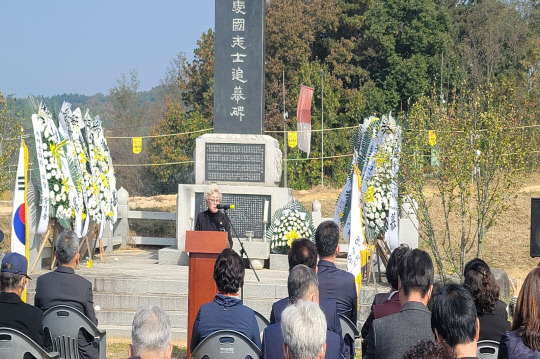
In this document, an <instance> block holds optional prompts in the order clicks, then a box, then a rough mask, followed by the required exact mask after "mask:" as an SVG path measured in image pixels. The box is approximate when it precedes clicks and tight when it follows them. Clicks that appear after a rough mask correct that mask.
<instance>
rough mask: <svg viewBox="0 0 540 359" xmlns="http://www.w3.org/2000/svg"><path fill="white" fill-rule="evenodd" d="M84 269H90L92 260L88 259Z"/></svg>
mask: <svg viewBox="0 0 540 359" xmlns="http://www.w3.org/2000/svg"><path fill="white" fill-rule="evenodd" d="M86 268H92V260H91V259H89V260H88V261H87V262H86Z"/></svg>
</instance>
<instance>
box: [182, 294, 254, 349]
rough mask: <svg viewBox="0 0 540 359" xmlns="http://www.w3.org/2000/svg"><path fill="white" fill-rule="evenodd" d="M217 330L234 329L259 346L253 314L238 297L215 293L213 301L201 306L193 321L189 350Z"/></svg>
mask: <svg viewBox="0 0 540 359" xmlns="http://www.w3.org/2000/svg"><path fill="white" fill-rule="evenodd" d="M218 330H236V331H238V332H240V333H242V334H244V335H245V336H246V337H248V338H249V339H251V340H252V341H253V343H255V344H256V345H257V346H258V347H259V348H260V347H261V336H260V333H259V326H258V325H257V319H255V314H254V313H253V310H251V308H249V307H246V306H245V305H243V304H242V301H241V300H240V299H238V298H234V297H229V296H226V295H222V294H216V296H215V297H214V301H212V302H210V303H206V304H203V305H202V306H201V308H200V309H199V312H198V313H197V317H196V318H195V323H193V332H192V334H191V343H190V348H191V351H193V350H194V349H195V348H196V347H197V345H198V344H199V343H200V342H201V341H202V340H203V339H204V338H206V337H207V336H209V335H210V334H212V333H214V332H216V331H218Z"/></svg>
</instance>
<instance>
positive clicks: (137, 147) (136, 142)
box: [131, 137, 142, 154]
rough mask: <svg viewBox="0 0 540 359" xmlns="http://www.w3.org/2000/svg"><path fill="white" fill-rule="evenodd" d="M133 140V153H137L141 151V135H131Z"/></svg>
mask: <svg viewBox="0 0 540 359" xmlns="http://www.w3.org/2000/svg"><path fill="white" fill-rule="evenodd" d="M131 142H133V153H135V154H139V153H141V151H142V137H133V138H131Z"/></svg>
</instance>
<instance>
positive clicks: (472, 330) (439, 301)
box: [431, 284, 480, 358]
mask: <svg viewBox="0 0 540 359" xmlns="http://www.w3.org/2000/svg"><path fill="white" fill-rule="evenodd" d="M431 327H432V329H433V331H434V332H435V337H436V338H437V341H439V342H441V343H443V342H444V343H446V344H448V345H450V346H451V347H452V348H453V349H454V353H455V354H456V356H457V357H458V358H476V349H477V342H478V337H479V336H480V321H479V320H478V317H477V316H476V305H475V304H474V298H473V296H472V295H471V293H470V292H469V291H468V290H467V289H465V287H463V286H461V285H459V284H448V285H445V286H444V287H442V288H440V289H439V290H438V292H437V294H436V295H435V298H434V300H433V307H432V314H431Z"/></svg>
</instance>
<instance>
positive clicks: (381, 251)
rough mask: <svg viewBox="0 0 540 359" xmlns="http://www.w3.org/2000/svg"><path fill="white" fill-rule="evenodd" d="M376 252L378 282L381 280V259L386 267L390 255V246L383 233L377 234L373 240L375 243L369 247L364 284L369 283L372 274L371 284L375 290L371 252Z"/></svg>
mask: <svg viewBox="0 0 540 359" xmlns="http://www.w3.org/2000/svg"><path fill="white" fill-rule="evenodd" d="M374 253H376V254H377V270H378V272H379V282H381V281H382V278H381V261H382V263H383V264H384V267H385V268H386V267H387V266H388V258H389V257H390V253H391V251H390V247H388V243H386V241H385V240H384V235H383V234H379V235H378V236H377V239H376V240H375V244H374V245H373V246H370V247H369V261H368V266H367V280H366V284H369V280H370V278H371V276H372V275H373V286H374V287H375V291H377V281H376V280H375V273H373V254H374Z"/></svg>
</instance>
